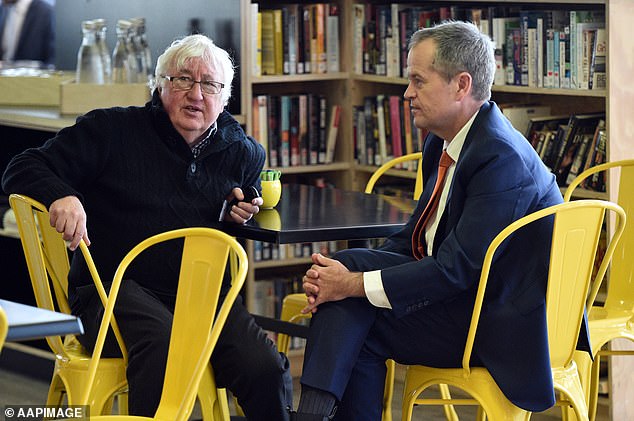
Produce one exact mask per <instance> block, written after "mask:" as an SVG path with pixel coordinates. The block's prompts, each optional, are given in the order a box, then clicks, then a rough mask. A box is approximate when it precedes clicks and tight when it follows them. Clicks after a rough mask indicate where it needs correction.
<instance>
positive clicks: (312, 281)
mask: <svg viewBox="0 0 634 421" xmlns="http://www.w3.org/2000/svg"><path fill="white" fill-rule="evenodd" d="M312 260H313V265H312V266H311V267H310V269H308V270H307V271H306V275H304V277H303V279H302V281H303V283H302V287H303V289H304V293H305V294H306V297H308V305H307V306H306V307H304V309H303V310H302V313H315V312H316V311H317V307H318V306H319V305H320V304H322V303H325V302H328V301H339V300H343V299H344V298H348V297H365V289H364V288H363V273H362V272H350V271H349V270H348V268H346V267H345V266H344V265H343V264H342V263H341V262H339V261H338V260H335V259H330V258H328V257H325V256H323V255H322V254H320V253H314V254H313V255H312Z"/></svg>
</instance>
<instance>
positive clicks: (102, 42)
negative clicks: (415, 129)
mask: <svg viewBox="0 0 634 421" xmlns="http://www.w3.org/2000/svg"><path fill="white" fill-rule="evenodd" d="M94 22H95V25H96V26H97V28H96V30H97V32H96V35H97V45H99V52H100V53H101V64H102V66H103V80H104V83H110V82H112V60H111V58H110V49H109V48H108V43H107V42H106V32H107V30H108V26H107V24H106V20H105V19H95V20H94Z"/></svg>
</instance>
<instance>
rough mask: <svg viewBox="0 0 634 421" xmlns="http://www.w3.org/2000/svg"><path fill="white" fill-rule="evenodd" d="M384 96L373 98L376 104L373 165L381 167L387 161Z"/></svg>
mask: <svg viewBox="0 0 634 421" xmlns="http://www.w3.org/2000/svg"><path fill="white" fill-rule="evenodd" d="M384 99H385V95H383V94H379V95H377V96H376V98H375V103H376V130H377V135H378V137H377V141H378V145H377V146H378V148H377V150H375V151H374V153H375V156H376V158H375V160H374V164H375V165H381V164H383V163H384V162H387V160H388V154H387V135H386V131H385V108H384V105H383V104H384V102H383V100H384Z"/></svg>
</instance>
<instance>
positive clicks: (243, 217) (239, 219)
mask: <svg viewBox="0 0 634 421" xmlns="http://www.w3.org/2000/svg"><path fill="white" fill-rule="evenodd" d="M234 198H235V199H238V200H244V192H243V191H242V189H241V188H240V187H234V189H233V190H232V191H231V194H230V195H229V196H228V197H227V203H230V202H231V201H232V200H233V199H234ZM262 203H263V202H262V198H261V197H256V198H255V199H253V200H252V201H251V203H247V202H238V203H237V204H236V205H233V206H232V207H231V209H227V210H228V212H227V213H226V215H225V221H232V222H236V223H238V224H245V223H246V222H247V221H248V220H249V219H251V218H253V215H255V214H256V213H258V212H260V206H262Z"/></svg>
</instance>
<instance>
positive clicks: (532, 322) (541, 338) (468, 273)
mask: <svg viewBox="0 0 634 421" xmlns="http://www.w3.org/2000/svg"><path fill="white" fill-rule="evenodd" d="M442 148H443V140H442V139H440V138H438V137H437V136H434V135H433V134H432V135H429V136H428V137H427V139H426V143H425V147H424V154H423V174H424V180H423V181H424V185H425V188H424V190H423V193H422V195H421V198H420V200H419V203H418V207H417V209H416V210H415V212H414V214H413V215H412V217H411V219H410V220H409V222H408V223H407V225H406V226H405V227H404V228H403V229H402V230H401V231H400V232H399V233H397V234H395V235H393V236H392V237H390V238H389V239H388V240H387V241H386V243H385V245H384V246H383V247H382V249H384V250H388V251H394V252H398V253H402V254H409V255H411V254H412V250H411V236H412V232H413V229H414V226H415V225H416V221H417V220H418V218H419V216H420V214H421V212H422V210H423V208H424V207H425V205H426V203H427V201H428V199H429V196H430V195H431V191H432V190H433V185H434V183H435V180H436V175H437V166H438V161H439V159H440V154H441V153H442ZM561 202H562V196H561V193H560V191H559V188H558V186H557V184H556V182H555V176H554V175H553V174H552V173H551V172H550V171H549V170H548V169H547V168H546V167H545V166H544V164H543V163H542V161H541V159H540V158H539V156H538V155H537V154H536V153H535V151H534V150H533V148H532V147H531V145H530V144H529V142H528V141H527V140H526V139H525V138H524V136H522V134H520V133H519V132H518V131H516V130H515V129H514V128H513V127H512V125H511V124H510V123H509V121H508V120H507V119H506V118H505V117H504V116H503V114H502V113H501V111H500V109H499V108H498V107H497V105H495V104H494V103H493V102H488V103H485V104H484V105H483V106H482V107H481V109H480V112H479V113H478V115H477V117H476V119H475V120H474V123H473V125H472V126H471V129H470V130H469V133H468V134H467V137H466V141H465V143H464V146H463V148H462V151H461V153H460V156H459V158H458V161H457V163H456V168H455V171H454V176H453V180H452V184H451V186H450V190H449V196H448V200H447V205H446V208H445V210H444V212H443V215H442V217H441V220H440V223H439V226H438V230H437V233H436V236H435V239H434V245H433V254H432V257H431V258H430V257H427V258H423V259H422V260H419V261H415V262H412V263H407V264H403V265H399V266H395V267H391V268H387V269H383V270H382V272H381V276H382V279H383V286H384V289H385V292H386V294H387V297H388V298H389V300H390V303H391V305H392V309H393V311H394V314H395V315H396V316H397V317H402V316H405V315H407V314H408V313H410V312H414V311H417V310H418V309H421V308H423V307H425V306H427V305H430V304H439V303H440V304H443V305H445V306H446V307H447V309H448V310H449V313H450V314H452V316H453V318H454V319H455V322H456V323H458V324H460V325H462V326H464V327H465V329H468V326H469V322H470V319H471V313H472V310H473V302H474V299H475V292H476V289H477V285H478V281H479V277H480V269H481V267H482V261H483V260H484V255H485V253H486V250H487V248H488V246H489V244H490V242H491V240H492V239H493V238H494V237H495V236H496V235H497V234H498V233H499V232H500V231H501V230H502V229H504V228H505V227H506V226H507V225H509V224H510V223H511V222H513V221H515V220H517V219H519V218H521V217H522V216H525V215H527V214H529V213H532V212H534V211H537V210H539V209H542V208H545V207H548V206H551V205H555V204H558V203H561ZM551 232H552V218H550V219H546V220H542V221H539V222H537V223H533V224H530V225H529V226H528V227H527V228H525V229H522V230H520V231H519V232H518V233H517V234H516V235H515V236H514V239H513V240H512V241H510V242H507V243H506V244H504V245H503V247H502V252H501V253H498V255H497V257H496V259H495V260H494V264H493V266H492V270H491V273H490V276H489V282H488V286H487V292H486V296H485V300H484V303H483V311H482V315H481V318H480V323H479V327H478V333H477V336H476V341H475V346H474V353H475V354H476V355H477V357H478V358H479V359H480V361H482V363H483V364H484V366H485V367H486V368H487V369H488V370H489V371H490V372H491V374H492V376H493V377H494V378H495V380H496V383H497V384H498V385H499V386H500V388H501V389H502V391H503V392H504V393H505V395H506V396H507V397H508V398H509V399H510V400H511V401H512V402H514V403H515V404H516V405H518V406H520V407H522V408H526V409H529V410H533V411H541V410H544V409H546V408H549V407H550V406H552V405H553V404H554V393H553V385H552V378H551V371H550V358H549V353H548V335H547V330H546V307H545V301H546V298H545V297H546V284H547V279H548V262H549V254H550V238H551Z"/></svg>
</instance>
